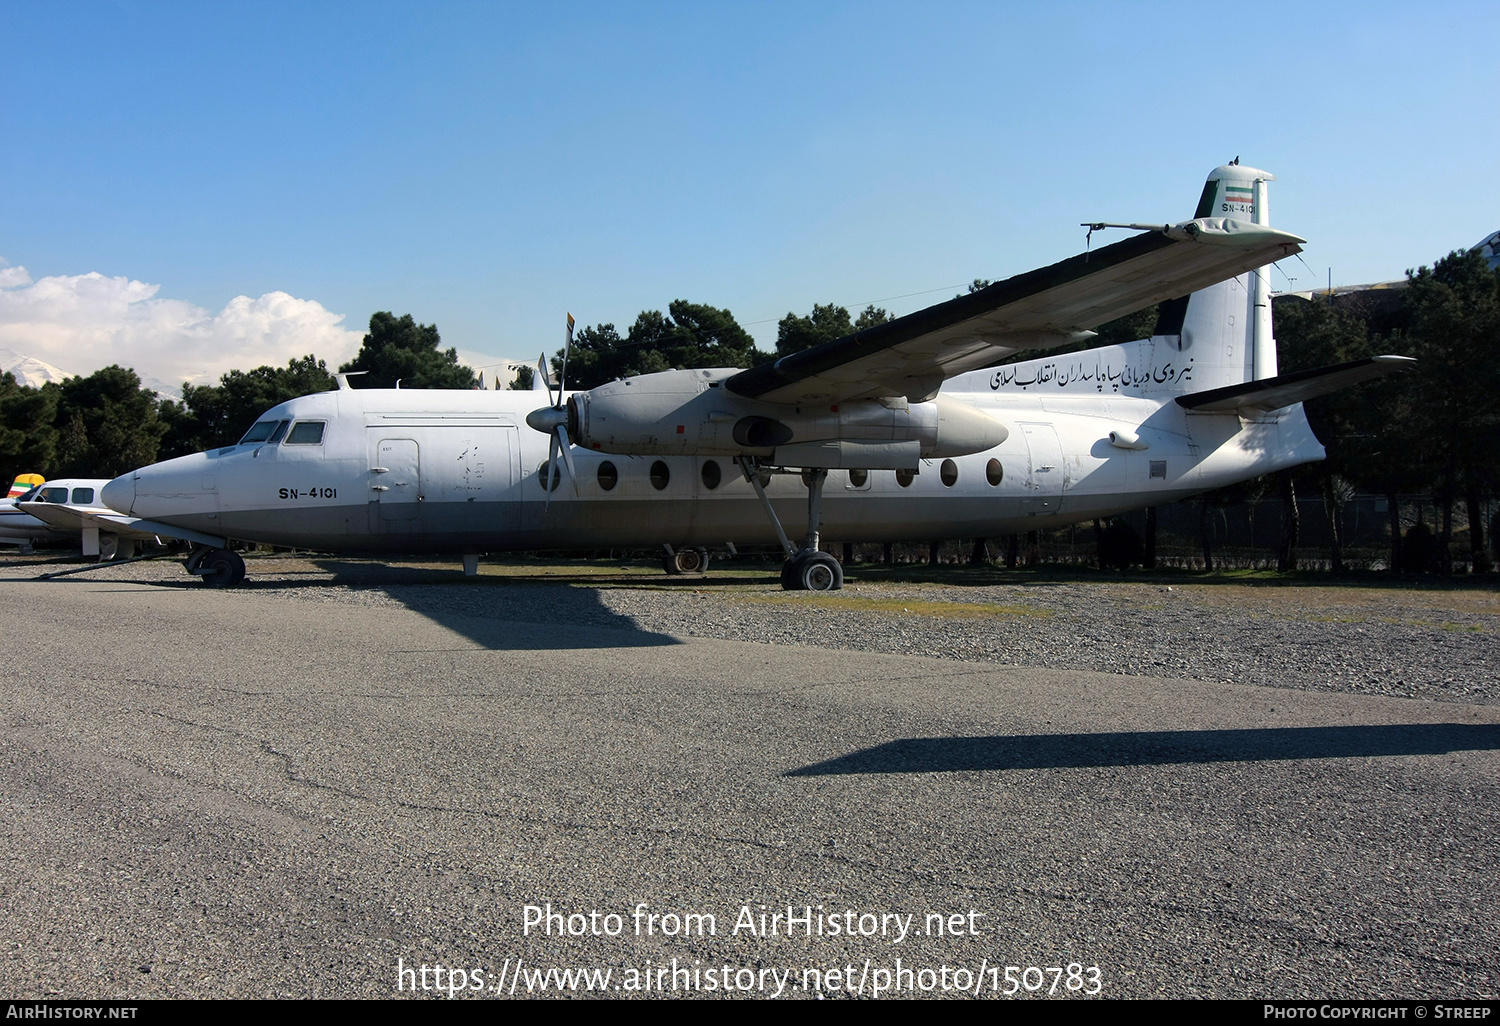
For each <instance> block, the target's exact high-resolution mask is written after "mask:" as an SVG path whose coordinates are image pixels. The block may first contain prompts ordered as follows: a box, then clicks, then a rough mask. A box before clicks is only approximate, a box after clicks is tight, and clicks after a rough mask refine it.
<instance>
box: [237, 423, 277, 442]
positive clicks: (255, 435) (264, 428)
mask: <svg viewBox="0 0 1500 1026" xmlns="http://www.w3.org/2000/svg"><path fill="white" fill-rule="evenodd" d="M285 426H286V421H284V420H258V421H256V422H255V423H254V424H253V425H252V426H251V428H250V430H249V431H246V432H245V437H244V438H241V439H240V444H241V445H254V444H255V443H257V442H264V441H266V440H268V439H269V438H270V437H271V435H272V434H274V433H275V431H276V429H277V428H278V427H283V428H284V427H285Z"/></svg>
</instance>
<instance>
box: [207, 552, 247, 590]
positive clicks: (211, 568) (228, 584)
mask: <svg viewBox="0 0 1500 1026" xmlns="http://www.w3.org/2000/svg"><path fill="white" fill-rule="evenodd" d="M203 565H204V567H205V568H206V570H205V572H204V574H203V583H204V584H206V585H208V586H209V587H210V588H233V587H234V586H235V585H237V584H239V583H240V582H241V581H243V580H244V579H245V561H244V560H243V559H241V558H240V554H239V553H238V552H233V551H231V550H229V549H214V550H213V551H212V552H210V553H209V554H208V555H207V556H206V557H205V558H204V560H203Z"/></svg>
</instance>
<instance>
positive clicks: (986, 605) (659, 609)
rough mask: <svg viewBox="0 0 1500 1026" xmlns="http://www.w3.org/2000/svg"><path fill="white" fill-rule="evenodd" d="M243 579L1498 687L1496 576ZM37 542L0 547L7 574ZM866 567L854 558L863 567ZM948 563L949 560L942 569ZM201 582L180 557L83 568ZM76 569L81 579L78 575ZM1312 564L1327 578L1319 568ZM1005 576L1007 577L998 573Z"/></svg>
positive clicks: (855, 644)
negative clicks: (821, 588) (825, 583)
mask: <svg viewBox="0 0 1500 1026" xmlns="http://www.w3.org/2000/svg"><path fill="white" fill-rule="evenodd" d="M248 562H249V577H248V579H247V582H246V584H245V585H244V587H247V588H251V589H254V590H256V591H260V592H274V593H278V594H282V595H285V596H286V597H287V598H289V599H296V600H301V601H319V602H337V603H353V604H364V605H380V604H386V603H399V604H402V605H406V606H410V607H412V608H415V609H418V610H419V611H423V612H431V613H443V614H449V615H472V616H477V617H484V618H488V619H507V620H517V621H522V622H531V623H556V624H559V625H566V627H567V628H568V629H572V630H586V629H587V628H588V627H590V626H610V627H622V626H625V627H629V626H634V627H635V628H637V629H640V630H644V631H650V632H653V633H661V634H671V635H677V636H692V637H703V638H724V639H731V640H739V641H758V642H767V643H771V644H783V645H814V646H818V647H821V648H835V649H837V648H845V649H854V650H860V651H874V652H892V653H899V654H907V655H923V656H930V657H936V658H944V659H957V660H965V661H973V662H989V663H999V664H1002V665H1013V666H1027V667H1040V668H1051V669H1077V670H1098V671H1105V672H1112V673H1126V674H1133V675H1140V676H1149V677H1170V678H1187V679H1196V680H1206V681H1216V682H1229V683H1238V684H1251V685H1259V686H1275V687H1290V688H1300V689H1306V690H1315V691H1334V692H1345V693H1355V694H1369V695H1387V696H1395V697H1404V698H1424V699H1430V700H1436V701H1451V702H1478V703H1486V704H1500V674H1496V672H1495V670H1494V668H1495V667H1497V666H1500V591H1497V589H1496V588H1495V586H1494V585H1488V586H1477V587H1476V586H1467V587H1449V586H1442V587H1439V586H1427V587H1416V586H1406V587H1384V586H1381V585H1379V584H1378V583H1377V584H1373V585H1372V584H1371V583H1370V582H1369V581H1368V579H1365V580H1362V581H1359V582H1357V583H1353V584H1346V585H1342V586H1340V585H1323V584H1318V583H1312V584H1309V583H1306V581H1307V579H1300V580H1298V579H1294V582H1293V583H1284V582H1282V581H1280V580H1278V579H1276V578H1272V577H1270V576H1269V575H1268V576H1266V577H1263V578H1260V579H1250V580H1248V581H1247V579H1245V578H1226V579H1221V580H1213V579H1204V578H1201V577H1200V578H1194V577H1191V576H1188V575H1183V576H1182V577H1181V578H1180V579H1178V580H1176V581H1175V582H1172V583H1167V582H1166V580H1165V579H1161V578H1159V579H1156V580H1152V581H1143V582H1141V583H1134V582H1131V583H1121V582H1119V581H1110V580H1102V579H1101V580H1099V581H1088V580H1078V579H1064V580H1056V579H1048V578H1047V577H1045V576H1042V575H1038V574H1028V573H1024V572H1019V573H1012V574H1003V573H998V572H995V573H986V574H972V573H966V572H962V571H959V572H954V573H952V578H953V581H954V583H951V584H950V583H931V582H921V581H902V580H896V581H881V580H874V581H861V580H857V579H856V580H853V581H851V582H850V583H849V584H848V585H847V586H846V587H845V589H844V590H843V591H842V592H840V593H837V594H825V595H811V594H805V593H787V592H783V591H781V590H780V588H779V587H778V586H777V584H776V583H775V580H774V577H773V576H772V574H773V573H774V571H773V570H772V569H770V568H767V569H766V570H764V571H761V570H760V569H759V565H758V564H751V566H752V567H754V568H755V569H751V570H740V569H738V568H737V567H736V565H734V564H729V565H728V568H727V569H719V568H716V570H715V572H714V573H712V574H710V576H708V577H706V578H701V579H679V580H672V579H668V578H665V577H664V576H662V575H661V574H660V572H659V571H654V570H652V569H650V568H643V567H639V566H626V567H622V566H620V565H619V564H601V563H585V562H581V561H559V562H557V563H555V564H543V563H535V562H530V561H527V562H519V563H518V562H506V563H495V564H486V565H484V566H483V567H482V568H481V575H480V577H479V578H478V579H473V580H466V579H464V578H462V577H461V576H459V574H458V573H457V571H456V570H455V569H454V568H452V566H451V564H444V563H412V562H404V563H399V564H386V563H380V562H374V561H365V560H351V559H342V558H340V559H322V558H319V559H307V558H301V557H289V556H284V555H278V556H263V557H259V558H257V557H255V556H252V557H251V558H250V559H249V560H248ZM39 563H40V560H38V559H26V558H23V557H12V558H9V559H5V560H0V579H5V578H16V577H30V576H34V575H35V574H36V573H38V572H41V571H43V570H45V569H48V567H44V566H40V565H39ZM855 576H856V577H857V576H858V573H857V572H856V575H855ZM936 576H941V575H936ZM84 577H85V579H93V580H98V579H101V578H103V579H118V580H129V581H150V582H157V583H160V584H161V585H162V586H165V587H198V586H199V585H197V584H195V583H194V582H192V581H191V580H190V579H189V578H187V577H186V575H184V574H183V573H182V570H181V568H180V566H178V564H177V563H174V562H169V561H148V562H142V563H135V564H130V565H126V566H120V567H111V568H108V569H105V570H100V571H96V572H91V573H89V574H87V575H84ZM74 579H78V578H74ZM1314 580H1316V579H1314ZM990 582H998V583H990Z"/></svg>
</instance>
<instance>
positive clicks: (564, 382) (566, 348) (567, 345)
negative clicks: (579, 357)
mask: <svg viewBox="0 0 1500 1026" xmlns="http://www.w3.org/2000/svg"><path fill="white" fill-rule="evenodd" d="M572 349H573V315H572V314H568V339H567V341H566V342H564V343H563V365H562V374H561V375H560V376H559V377H558V379H557V402H555V403H553V404H552V405H553V406H555V407H557V408H558V409H559V410H560V409H562V401H563V390H564V389H566V388H567V387H568V353H569V352H570V351H572ZM547 394H548V395H551V394H552V393H551V392H550V391H549V392H548V393H547Z"/></svg>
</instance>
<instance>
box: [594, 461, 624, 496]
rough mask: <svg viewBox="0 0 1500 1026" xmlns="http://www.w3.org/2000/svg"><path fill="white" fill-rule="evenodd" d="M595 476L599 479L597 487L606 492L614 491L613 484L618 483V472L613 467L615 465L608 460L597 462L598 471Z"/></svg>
mask: <svg viewBox="0 0 1500 1026" xmlns="http://www.w3.org/2000/svg"><path fill="white" fill-rule="evenodd" d="M597 477H598V480H599V487H600V488H602V489H604V491H606V492H612V491H614V488H615V485H617V484H619V483H620V472H619V471H618V470H616V469H615V465H614V464H613V463H611V462H609V460H605V461H604V462H603V463H601V464H599V472H598V474H597Z"/></svg>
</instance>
